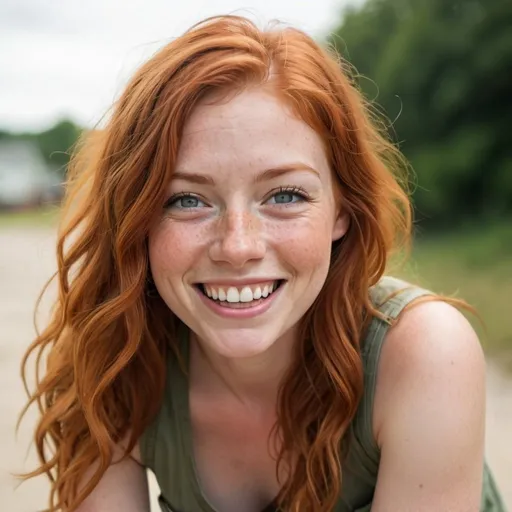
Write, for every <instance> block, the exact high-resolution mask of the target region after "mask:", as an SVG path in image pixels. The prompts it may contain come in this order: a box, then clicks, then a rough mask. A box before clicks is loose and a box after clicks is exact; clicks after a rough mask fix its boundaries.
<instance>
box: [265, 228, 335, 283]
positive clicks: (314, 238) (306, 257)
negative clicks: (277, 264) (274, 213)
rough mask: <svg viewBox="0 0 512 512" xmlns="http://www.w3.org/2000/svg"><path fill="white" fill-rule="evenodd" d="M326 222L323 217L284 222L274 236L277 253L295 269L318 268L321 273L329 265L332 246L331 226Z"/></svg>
mask: <svg viewBox="0 0 512 512" xmlns="http://www.w3.org/2000/svg"><path fill="white" fill-rule="evenodd" d="M328 224H329V223H328V222H326V221H325V219H323V220H322V221H321V222H317V221H313V220H310V219H298V220H297V221H294V222H289V223H286V226H283V227H282V229H280V230H279V233H276V235H277V236H275V237H274V240H275V241H276V247H277V248H278V251H279V253H280V254H281V255H282V256H283V257H284V258H285V259H286V261H287V262H288V264H290V265H291V266H292V267H294V268H295V269H297V270H300V269H304V270H306V269H310V270H311V271H313V270H315V269H318V270H319V271H322V273H323V272H324V271H325V269H326V268H327V267H328V266H329V262H330V255H331V246H332V228H329V226H328Z"/></svg>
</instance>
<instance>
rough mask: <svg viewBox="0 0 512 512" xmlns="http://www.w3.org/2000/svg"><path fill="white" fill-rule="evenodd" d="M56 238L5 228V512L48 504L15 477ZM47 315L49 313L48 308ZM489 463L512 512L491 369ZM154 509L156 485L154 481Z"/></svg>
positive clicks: (498, 384) (509, 410)
mask: <svg viewBox="0 0 512 512" xmlns="http://www.w3.org/2000/svg"><path fill="white" fill-rule="evenodd" d="M54 243H55V234H54V232H53V231H52V230H50V229H48V228H45V229H43V228H41V229H35V228H25V227H23V228H21V227H20V228H10V229H8V228H0V325H1V326H2V327H1V329H0V389H2V390H3V392H2V393H1V395H0V439H1V446H0V451H1V453H2V456H1V457H0V509H1V510H3V511H6V512H7V511H8V512H35V511H37V510H41V509H42V508H43V507H44V506H45V505H46V493H47V490H48V487H47V483H46V480H45V479H44V478H42V477H40V478H37V479H33V480H31V481H28V482H26V483H24V484H22V485H21V486H20V487H19V488H18V489H16V486H17V483H16V480H15V479H14V477H13V476H11V473H15V472H17V471H22V470H27V469H29V468H33V467H34V462H35V460H36V457H35V455H34V452H33V450H29V449H28V446H29V438H30V434H31V432H30V431H31V428H32V425H33V422H34V418H35V415H34V411H33V410H32V411H31V414H29V415H28V416H27V419H26V420H25V421H24V422H23V424H22V427H21V429H20V431H19V435H18V436H17V438H16V437H15V434H14V425H15V422H16V418H17V415H18V412H19V410H20V408H21V407H22V405H23V403H24V401H25V395H24V391H23V387H22V384H21V380H20V377H19V362H20V358H21V354H22V353H23V352H24V350H25V349H26V347H27V345H28V343H30V341H31V340H32V338H33V332H34V330H33V324H32V311H33V308H34V301H35V298H36V297H37V294H38V293H39V291H40V289H41V287H42V285H43V284H44V282H45V280H46V279H47V278H48V277H49V276H50V275H51V273H52V271H53V269H54V266H55V263H54V261H55V260H54ZM43 310H44V308H43ZM487 387H488V399H487V439H486V442H487V459H488V461H489V463H490V466H491V467H492V469H493V472H494V474H495V477H496V480H497V482H498V485H499V486H500V488H501V490H502V493H503V495H504V498H505V502H506V504H507V505H508V507H509V508H510V509H511V510H512V380H511V379H510V378H509V377H507V376H505V374H504V373H502V372H500V371H499V370H498V367H497V365H496V364H495V363H494V362H492V361H489V364H488V384H487ZM150 484H151V489H152V500H153V501H152V504H153V510H154V511H155V512H156V511H157V510H158V509H157V507H156V503H155V494H156V485H155V483H154V479H153V478H152V477H150Z"/></svg>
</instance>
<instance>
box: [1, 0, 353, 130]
mask: <svg viewBox="0 0 512 512" xmlns="http://www.w3.org/2000/svg"><path fill="white" fill-rule="evenodd" d="M360 1H361V0H302V1H301V0H0V129H7V130H10V131H15V132H20V131H38V130H43V129H46V128H48V127H50V126H51V125H52V124H54V123H55V122H57V121H58V120H60V119H63V118H69V119H72V120H73V121H75V122H77V123H79V124H80V125H82V126H87V127H91V126H94V125H96V124H97V123H98V122H99V121H100V120H101V119H102V118H103V117H104V116H105V114H106V113H107V112H108V110H109V107H110V106H111V105H112V103H113V102H114V101H115V99H116V98H117V97H118V96H119V95H120V93H121V92H122V90H123V87H124V85H125V84H126V82H127V81H128V79H129V78H130V76H131V75H132V74H133V72H134V71H135V70H136V69H137V68H138V67H139V66H140V65H141V64H142V63H143V62H144V61H145V60H147V59H148V58H149V57H150V56H151V55H152V54H153V53H154V52H155V51H156V50H158V49H159V48H161V47H162V46H163V45H164V44H165V43H166V42H168V41H170V40H171V39H172V38H174V37H176V36H179V35H180V34H182V33H183V32H184V31H185V30H187V29H188V28H189V27H190V26H191V25H193V24H194V23H196V22H198V21H200V20H201V19H203V18H206V17H208V16H213V15H216V14H228V13H229V14H240V15H245V16H249V17H250V18H252V19H253V20H255V21H256V22H257V23H258V25H259V26H264V25H265V24H266V23H268V22H269V21H271V20H273V19H278V20H280V21H283V22H285V23H289V24H291V25H293V26H295V27H298V28H301V29H302V30H305V31H306V32H308V33H309V34H311V35H313V36H318V37H322V36H323V35H325V34H327V33H328V32H329V30H330V29H331V28H333V27H334V26H336V24H337V23H338V22H339V20H340V13H341V12H342V9H343V7H344V6H346V5H348V4H353V3H360Z"/></svg>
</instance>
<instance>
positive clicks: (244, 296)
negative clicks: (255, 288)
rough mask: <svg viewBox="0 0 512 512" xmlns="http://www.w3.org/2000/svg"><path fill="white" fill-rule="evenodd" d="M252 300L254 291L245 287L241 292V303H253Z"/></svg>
mask: <svg viewBox="0 0 512 512" xmlns="http://www.w3.org/2000/svg"><path fill="white" fill-rule="evenodd" d="M252 300H253V294H252V290H251V289H250V288H249V287H248V286H244V287H243V288H242V291H241V292H240V302H251V301H252Z"/></svg>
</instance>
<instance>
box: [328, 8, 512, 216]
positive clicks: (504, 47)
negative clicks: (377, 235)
mask: <svg viewBox="0 0 512 512" xmlns="http://www.w3.org/2000/svg"><path fill="white" fill-rule="evenodd" d="M510 26H512V2H510V1H509V0H368V1H367V2H366V3H365V4H364V5H363V6H361V7H359V8H356V7H351V8H350V9H348V10H347V11H346V12H345V13H344V16H343V20H342V22H341V24H340V26H339V27H338V28H337V29H336V30H335V32H334V33H333V34H332V35H331V36H330V37H329V42H330V43H331V44H332V45H334V46H335V47H336V49H337V50H338V51H339V52H340V53H341V54H342V55H343V56H344V57H345V58H346V59H347V60H348V61H349V62H351V63H352V64H353V65H354V66H355V68H356V69H357V71H358V73H359V84H360V86H361V89H362V90H363V92H364V93H365V95H366V96H367V97H368V99H369V100H370V101H377V102H378V104H379V105H380V106H381V107H382V109H383V110H384V112H385V113H386V115H387V117H388V118H389V119H391V120H392V127H391V131H392V133H393V136H394V137H395V139H396V141H397V142H398V143H400V146H401V148H402V150H403V151H404V153H405V155H406V156H407V157H408V158H409V159H410V161H411V163H412V165H413V168H414V170H415V173H416V176H417V177H416V179H415V180H414V181H415V183H416V184H417V187H416V190H415V193H414V200H415V203H416V206H417V211H418V214H419V216H420V217H423V218H426V219H430V220H432V221H436V222H439V221H443V223H446V222H450V221H453V222H457V221H458V220H460V219H461V218H462V217H467V216H468V215H469V216H482V215H496V214H502V213H510V212H511V211H512V145H511V144H510V129H509V127H508V126H507V124H508V120H509V119H511V118H512V117H511V115H512V99H511V97H510V91H512V74H511V72H510V69H512V31H510Z"/></svg>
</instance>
